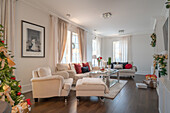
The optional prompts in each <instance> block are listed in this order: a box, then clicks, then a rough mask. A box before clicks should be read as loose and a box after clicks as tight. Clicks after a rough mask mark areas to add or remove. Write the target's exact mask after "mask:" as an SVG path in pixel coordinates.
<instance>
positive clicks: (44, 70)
mask: <svg viewBox="0 0 170 113" xmlns="http://www.w3.org/2000/svg"><path fill="white" fill-rule="evenodd" d="M38 75H39V77H45V76H52V74H51V69H50V68H49V67H40V68H38Z"/></svg>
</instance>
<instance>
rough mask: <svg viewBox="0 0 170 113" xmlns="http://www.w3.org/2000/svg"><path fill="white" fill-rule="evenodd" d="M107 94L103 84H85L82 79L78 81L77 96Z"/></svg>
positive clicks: (100, 95) (101, 95)
mask: <svg viewBox="0 0 170 113" xmlns="http://www.w3.org/2000/svg"><path fill="white" fill-rule="evenodd" d="M104 94H105V87H104V86H103V85H100V84H98V85H96V84H95V85H93V84H89V85H87V84H86V85H84V84H82V79H79V80H78V81H77V83H76V97H77V98H79V97H82V96H84V97H86V96H99V97H103V96H104Z"/></svg>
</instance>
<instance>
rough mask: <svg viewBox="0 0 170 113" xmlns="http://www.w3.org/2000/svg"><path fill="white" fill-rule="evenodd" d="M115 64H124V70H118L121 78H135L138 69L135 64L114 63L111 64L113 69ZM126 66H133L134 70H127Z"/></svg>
mask: <svg viewBox="0 0 170 113" xmlns="http://www.w3.org/2000/svg"><path fill="white" fill-rule="evenodd" d="M115 64H122V65H123V68H122V69H118V70H119V76H123V77H135V73H136V72H137V67H136V66H133V63H128V62H113V63H111V69H114V65H115ZM126 64H131V65H132V68H130V69H125V65H126Z"/></svg>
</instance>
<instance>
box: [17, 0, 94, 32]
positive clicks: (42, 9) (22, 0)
mask: <svg viewBox="0 0 170 113" xmlns="http://www.w3.org/2000/svg"><path fill="white" fill-rule="evenodd" d="M19 1H21V2H24V3H26V4H27V5H29V6H31V7H33V8H36V9H38V10H40V11H43V12H44V13H48V14H49V15H53V16H56V17H58V18H61V19H62V20H64V21H66V22H68V23H69V24H72V25H74V26H76V27H80V28H82V29H84V30H85V31H87V32H91V31H89V30H88V29H87V28H85V27H83V26H81V25H78V24H76V23H74V22H72V21H70V20H68V19H66V18H63V17H62V16H59V15H58V14H56V13H54V12H53V11H51V10H49V8H46V7H45V6H42V4H39V5H37V4H38V3H37V1H35V0H34V3H33V2H31V1H29V0H19Z"/></svg>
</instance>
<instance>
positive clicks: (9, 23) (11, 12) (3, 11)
mask: <svg viewBox="0 0 170 113" xmlns="http://www.w3.org/2000/svg"><path fill="white" fill-rule="evenodd" d="M15 6H16V0H0V24H2V25H3V26H4V30H5V31H4V39H3V40H4V41H5V43H6V44H8V49H9V50H11V51H12V54H14V39H15Z"/></svg>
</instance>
